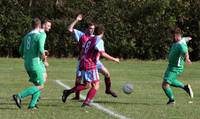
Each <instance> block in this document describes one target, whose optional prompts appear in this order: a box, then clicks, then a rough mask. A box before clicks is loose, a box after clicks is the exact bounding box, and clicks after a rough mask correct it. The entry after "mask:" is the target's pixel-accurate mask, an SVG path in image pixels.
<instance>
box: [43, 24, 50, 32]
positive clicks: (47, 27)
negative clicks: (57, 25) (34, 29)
mask: <svg viewBox="0 0 200 119" xmlns="http://www.w3.org/2000/svg"><path fill="white" fill-rule="evenodd" d="M50 29H51V22H47V23H46V24H45V27H44V30H45V31H47V32H49V30H50Z"/></svg>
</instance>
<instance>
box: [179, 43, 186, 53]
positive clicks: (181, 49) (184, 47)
mask: <svg viewBox="0 0 200 119" xmlns="http://www.w3.org/2000/svg"><path fill="white" fill-rule="evenodd" d="M180 52H181V54H182V55H185V54H186V53H187V52H188V47H187V45H185V44H180Z"/></svg>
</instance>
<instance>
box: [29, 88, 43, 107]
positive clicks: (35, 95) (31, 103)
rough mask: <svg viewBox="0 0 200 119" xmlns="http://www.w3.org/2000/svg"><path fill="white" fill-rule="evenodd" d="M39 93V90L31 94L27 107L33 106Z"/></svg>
mask: <svg viewBox="0 0 200 119" xmlns="http://www.w3.org/2000/svg"><path fill="white" fill-rule="evenodd" d="M40 94H41V91H40V90H39V91H37V92H36V93H34V94H33V96H32V99H31V102H30V104H29V107H35V104H36V103H37V100H38V99H39V97H40Z"/></svg>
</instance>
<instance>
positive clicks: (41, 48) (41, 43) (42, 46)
mask: <svg viewBox="0 0 200 119" xmlns="http://www.w3.org/2000/svg"><path fill="white" fill-rule="evenodd" d="M37 37H38V46H39V51H40V53H41V54H43V53H44V42H43V40H41V35H37Z"/></svg>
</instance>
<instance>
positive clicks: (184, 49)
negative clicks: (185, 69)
mask: <svg viewBox="0 0 200 119" xmlns="http://www.w3.org/2000/svg"><path fill="white" fill-rule="evenodd" d="M180 51H181V55H182V56H185V60H186V62H187V63H188V64H191V63H192V62H191V60H190V55H189V52H188V48H187V46H186V45H183V44H180Z"/></svg>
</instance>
